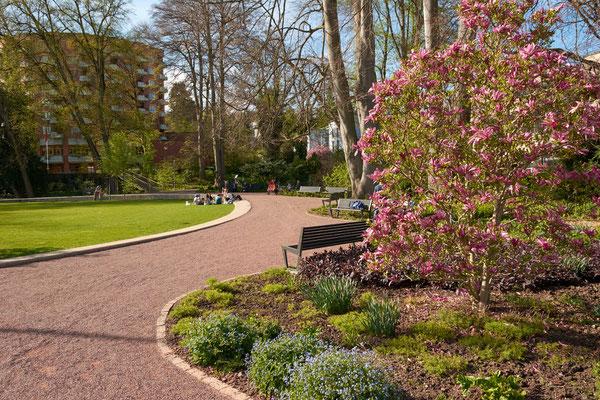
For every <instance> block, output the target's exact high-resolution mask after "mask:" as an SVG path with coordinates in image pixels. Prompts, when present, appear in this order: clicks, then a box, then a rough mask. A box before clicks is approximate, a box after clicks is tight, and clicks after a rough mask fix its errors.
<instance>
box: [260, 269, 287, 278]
mask: <svg viewBox="0 0 600 400" xmlns="http://www.w3.org/2000/svg"><path fill="white" fill-rule="evenodd" d="M289 275H291V274H290V271H288V270H287V269H285V268H283V267H282V268H270V269H268V270H266V271H265V272H263V273H262V274H261V277H262V278H263V279H264V280H271V279H275V278H284V277H288V276H289Z"/></svg>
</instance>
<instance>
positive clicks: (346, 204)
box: [338, 199, 373, 211]
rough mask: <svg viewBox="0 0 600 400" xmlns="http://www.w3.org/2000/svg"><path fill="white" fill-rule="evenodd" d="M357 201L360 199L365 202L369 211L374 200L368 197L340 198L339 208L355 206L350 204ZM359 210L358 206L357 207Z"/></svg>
mask: <svg viewBox="0 0 600 400" xmlns="http://www.w3.org/2000/svg"><path fill="white" fill-rule="evenodd" d="M355 201H360V202H361V203H363V204H364V205H365V208H364V210H366V211H369V210H371V205H372V204H373V200H371V199H368V200H365V199H339V200H338V208H349V209H351V208H353V207H352V206H351V205H350V204H352V203H353V202H355ZM357 210H358V208H357Z"/></svg>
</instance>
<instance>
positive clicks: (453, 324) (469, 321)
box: [435, 308, 477, 329]
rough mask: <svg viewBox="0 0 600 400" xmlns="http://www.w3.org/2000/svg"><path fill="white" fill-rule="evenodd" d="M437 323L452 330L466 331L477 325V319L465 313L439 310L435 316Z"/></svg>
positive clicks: (445, 309) (444, 309)
mask: <svg viewBox="0 0 600 400" xmlns="http://www.w3.org/2000/svg"><path fill="white" fill-rule="evenodd" d="M435 320H436V321H438V322H439V323H441V324H443V325H446V326H448V327H450V328H454V329H468V328H470V327H472V326H474V325H476V323H477V319H476V318H475V317H474V316H473V315H471V314H468V313H466V312H465V311H455V310H449V309H447V308H440V309H439V310H438V312H437V313H436V315H435Z"/></svg>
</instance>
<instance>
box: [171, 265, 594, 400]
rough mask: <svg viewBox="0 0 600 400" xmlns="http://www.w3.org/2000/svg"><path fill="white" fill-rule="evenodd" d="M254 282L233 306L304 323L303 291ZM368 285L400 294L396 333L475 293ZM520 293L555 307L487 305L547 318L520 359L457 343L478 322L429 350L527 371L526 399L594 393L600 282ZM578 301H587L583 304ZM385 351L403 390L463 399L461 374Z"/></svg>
mask: <svg viewBox="0 0 600 400" xmlns="http://www.w3.org/2000/svg"><path fill="white" fill-rule="evenodd" d="M279 279H280V280H279V282H282V283H285V280H284V279H281V278H279ZM249 282H250V284H249V285H248V286H249V289H245V288H244V289H242V291H241V292H240V293H237V294H236V300H235V304H234V306H233V309H234V311H235V312H236V313H238V314H240V315H242V316H249V315H260V316H264V317H268V318H272V319H277V320H278V321H279V322H280V324H281V325H282V327H283V328H284V329H285V330H286V331H288V332H297V331H299V330H300V329H301V327H302V326H306V322H307V320H306V319H303V318H300V317H298V316H295V315H294V314H295V312H296V311H297V310H298V309H299V308H300V304H301V303H302V301H304V300H305V298H304V297H303V296H302V295H301V294H300V293H298V292H297V291H296V292H292V293H286V294H265V293H263V292H262V291H261V288H262V286H263V285H264V284H265V283H267V282H266V281H265V280H263V279H262V278H261V277H260V276H255V277H250V278H249ZM367 290H368V291H371V292H373V293H376V294H377V295H378V296H385V297H388V298H394V299H397V300H398V301H399V302H400V304H402V305H403V308H404V310H403V314H402V316H401V319H400V323H399V327H398V330H397V332H398V333H399V334H410V330H409V328H410V326H411V325H413V324H414V323H416V322H419V321H426V320H429V319H430V317H431V316H433V315H435V314H436V311H437V310H439V309H440V308H447V309H452V310H457V309H464V310H469V309H470V299H469V298H468V297H466V296H465V295H461V294H457V293H456V292H455V291H448V290H442V289H434V288H430V287H427V288H426V287H422V288H414V287H413V288H397V289H390V288H381V287H369V288H366V287H363V288H360V289H359V294H360V293H362V292H364V291H367ZM514 294H515V293H513V295H514ZM516 294H517V296H520V297H527V298H532V299H535V300H536V301H537V302H538V303H539V304H543V305H547V306H548V307H550V305H551V306H552V307H551V308H550V309H549V310H550V311H549V312H547V311H545V309H540V308H538V309H535V310H532V309H523V308H519V307H518V306H517V305H515V304H514V301H513V302H512V303H511V302H509V301H507V299H506V297H504V296H503V295H502V294H496V298H495V300H496V301H495V302H494V304H493V305H492V307H491V309H490V315H491V316H492V317H498V318H499V317H500V315H506V314H507V313H511V314H512V315H518V316H522V317H541V318H542V319H543V320H544V321H545V326H546V331H545V332H544V333H543V334H541V335H539V336H535V337H532V338H528V339H526V340H523V341H522V344H523V345H524V346H525V347H526V348H527V353H526V355H525V357H524V358H523V359H522V360H520V361H504V362H500V361H483V360H481V359H479V358H478V357H477V356H476V355H474V354H473V353H472V352H471V351H470V350H469V349H468V348H467V347H466V346H464V345H462V344H460V343H459V342H458V339H459V338H460V337H462V336H466V335H472V334H475V333H480V332H479V331H477V329H476V328H469V329H466V330H462V331H461V330H459V331H458V332H457V338H456V339H455V340H449V341H437V342H429V343H427V344H428V348H429V350H430V351H431V352H435V353H436V354H439V355H460V356H462V357H464V358H466V359H468V360H469V362H468V367H467V370H466V371H462V373H463V374H465V375H483V376H488V375H489V373H490V372H492V371H502V373H503V375H509V374H510V375H516V376H519V377H521V378H522V382H521V387H522V389H523V390H525V391H526V392H527V397H526V398H527V399H584V398H593V395H592V392H593V391H594V381H595V380H596V378H593V377H592V375H591V370H592V363H593V362H599V361H600V319H598V318H597V316H596V314H595V313H594V311H593V309H592V307H593V306H600V283H590V284H587V285H581V286H570V287H554V288H551V289H547V290H541V291H537V292H531V291H524V292H518V293H516ZM573 299H575V300H573ZM580 301H583V302H584V303H585V304H586V305H585V306H582V305H581V304H578V303H577V302H580ZM573 303H575V304H573ZM292 304H293V305H294V306H292ZM199 308H200V309H201V310H203V311H210V310H214V309H218V307H216V306H214V305H212V304H211V303H209V302H207V301H203V302H201V303H200V304H199ZM327 318H328V316H326V315H324V314H319V315H318V316H316V317H314V318H311V319H310V321H311V323H314V325H315V326H318V327H319V328H320V337H321V338H323V339H325V340H328V341H331V342H334V343H337V344H340V345H342V343H341V340H340V335H339V332H338V330H337V329H336V328H335V327H333V326H332V325H331V324H329V323H328V322H327ZM174 323H175V321H174V320H173V319H170V318H169V319H168V324H169V325H168V328H169V329H170V327H171V326H173V325H174ZM167 338H168V342H169V344H170V345H171V347H172V348H173V349H174V350H175V351H176V352H177V353H178V354H179V355H180V356H181V357H182V358H188V354H187V351H186V350H185V349H183V348H181V347H179V346H178V342H179V340H180V338H179V337H176V336H175V335H173V334H172V333H170V332H169V333H168V337H167ZM363 342H364V346H365V347H366V348H375V347H377V346H379V345H382V344H384V340H383V339H379V338H375V337H369V336H364V337H363ZM538 343H558V344H559V345H558V346H559V350H558V351H557V352H556V354H552V355H542V354H540V353H539V351H538V350H536V345H537V344H538ZM553 356H555V357H554V358H553ZM382 357H384V358H385V360H386V361H387V362H388V363H389V364H391V365H392V366H393V369H394V374H395V376H394V378H395V382H396V384H397V385H398V386H399V387H400V388H402V389H403V390H404V391H405V392H406V394H407V396H406V398H407V399H436V398H437V397H438V396H439V395H442V394H443V395H445V396H447V397H448V398H453V399H462V398H464V397H463V395H462V393H461V391H460V387H459V386H458V385H457V384H456V376H457V374H456V373H453V374H450V375H449V376H447V377H441V378H440V377H437V376H435V375H432V374H429V373H427V372H426V371H425V370H424V368H423V367H422V365H421V364H420V362H419V361H418V360H414V359H410V358H406V357H403V356H393V355H391V356H382ZM197 368H200V369H203V370H204V371H206V372H209V373H212V374H216V375H217V376H219V379H221V380H223V381H225V382H227V383H229V384H231V385H232V386H234V387H236V388H238V389H240V390H241V391H243V392H245V393H247V394H249V395H251V396H253V397H254V398H257V399H264V397H263V396H260V394H259V393H257V391H256V390H255V389H254V388H253V387H252V385H251V384H250V383H249V381H248V380H247V379H246V377H245V375H244V373H243V372H237V373H219V372H216V371H214V370H213V369H212V368H206V367H200V366H197ZM480 395H481V393H480V392H478V391H477V390H475V389H472V390H471V393H470V394H469V395H468V397H467V399H478V398H480Z"/></svg>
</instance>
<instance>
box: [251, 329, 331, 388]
mask: <svg viewBox="0 0 600 400" xmlns="http://www.w3.org/2000/svg"><path fill="white" fill-rule="evenodd" d="M325 348H326V346H325V344H324V343H323V342H322V341H320V340H319V339H317V338H316V337H314V336H311V335H306V334H302V333H300V334H295V335H290V334H282V335H280V336H278V337H276V338H274V339H272V340H266V341H258V342H256V343H255V344H254V346H253V347H252V351H251V353H250V356H249V358H248V361H247V366H248V379H250V382H252V384H253V385H254V386H255V387H256V388H257V389H258V390H259V391H260V392H261V393H263V394H266V395H272V394H280V393H282V392H283V391H285V390H286V389H287V384H286V382H285V378H286V377H287V376H289V374H290V370H291V369H292V367H293V366H294V364H296V363H301V362H302V361H303V360H304V359H305V358H306V357H307V356H310V355H315V354H317V353H319V352H321V351H323V350H325Z"/></svg>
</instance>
